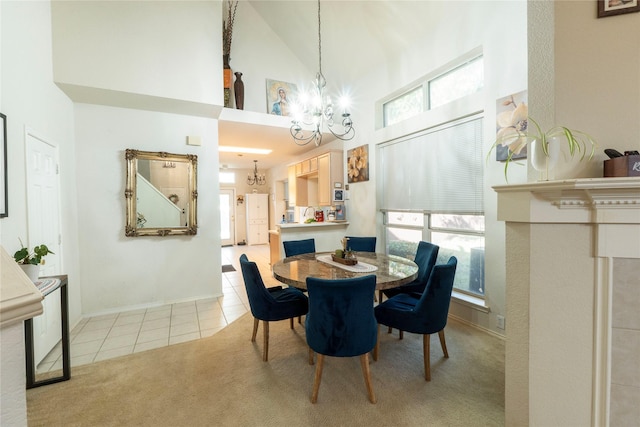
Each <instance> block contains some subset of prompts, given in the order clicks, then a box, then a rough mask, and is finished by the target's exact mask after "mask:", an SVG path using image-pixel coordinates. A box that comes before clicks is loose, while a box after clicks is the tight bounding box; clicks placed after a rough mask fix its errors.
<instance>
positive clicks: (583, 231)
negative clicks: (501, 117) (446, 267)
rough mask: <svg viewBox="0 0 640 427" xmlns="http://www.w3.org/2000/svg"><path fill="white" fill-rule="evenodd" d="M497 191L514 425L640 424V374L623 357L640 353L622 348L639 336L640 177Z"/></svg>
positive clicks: (509, 418) (508, 402)
mask: <svg viewBox="0 0 640 427" xmlns="http://www.w3.org/2000/svg"><path fill="white" fill-rule="evenodd" d="M494 189H495V191H496V192H497V193H498V219H499V220H502V221H505V228H506V233H505V236H506V242H505V250H506V254H507V257H506V260H505V262H506V264H505V268H506V319H507V329H506V336H507V340H506V360H505V411H506V413H505V416H506V419H505V423H506V425H591V426H608V425H610V424H611V425H616V424H620V425H622V424H625V423H628V422H630V421H632V420H633V419H637V418H634V417H637V416H638V414H640V412H639V411H640V410H639V409H636V408H637V407H639V406H640V405H638V403H640V402H639V397H640V370H637V369H636V370H635V371H634V369H633V365H632V367H631V369H627V366H626V363H628V361H627V360H625V358H624V357H622V358H618V359H616V358H617V357H618V355H620V354H628V353H625V352H629V351H631V352H632V353H633V352H635V354H636V355H637V354H639V353H640V349H631V350H629V348H628V346H627V344H626V343H625V344H623V347H624V348H623V349H621V350H620V349H618V348H617V347H616V346H617V345H618V344H619V343H620V342H621V340H622V338H621V337H623V336H624V338H625V339H627V342H628V341H629V340H628V338H629V334H631V336H632V338H633V339H634V340H635V339H636V338H638V337H640V315H638V314H636V313H638V310H637V309H635V310H634V309H633V307H635V305H634V304H637V303H638V302H640V292H639V291H637V289H638V287H637V286H629V285H628V284H629V282H630V281H634V283H637V278H638V277H640V177H629V178H592V179H575V180H565V181H546V182H534V183H527V184H520V185H502V186H496V187H494ZM618 260H623V262H618ZM617 266H622V270H624V271H618V270H619V268H618V267H617ZM621 283H622V284H621ZM624 286H626V288H624V291H623V292H621V289H623V287H624ZM616 287H617V288H616ZM624 299H629V300H630V301H632V302H628V301H627V302H624V301H623V303H620V301H621V300H624ZM633 301H635V302H633ZM616 304H617V305H618V306H620V307H622V309H619V310H618V312H615V310H616V307H615V306H616ZM629 304H631V308H630V307H629ZM619 324H623V325H624V326H623V327H619V326H618V325H619ZM620 330H623V331H624V334H623V333H621V332H619V331H620ZM625 334H626V335H625ZM635 342H640V339H638V340H637V341H635ZM631 363H633V361H631ZM621 371H625V372H627V377H626V378H624V380H623V381H621V383H620V384H617V383H616V381H618V380H617V378H619V376H617V373H618V372H621ZM628 371H630V372H631V373H628ZM636 371H637V372H636Z"/></svg>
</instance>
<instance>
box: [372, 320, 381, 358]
mask: <svg viewBox="0 0 640 427" xmlns="http://www.w3.org/2000/svg"><path fill="white" fill-rule="evenodd" d="M378 351H380V323H378V335H377V337H376V346H375V347H373V360H375V361H377V360H378Z"/></svg>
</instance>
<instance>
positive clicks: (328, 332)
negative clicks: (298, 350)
mask: <svg viewBox="0 0 640 427" xmlns="http://www.w3.org/2000/svg"><path fill="white" fill-rule="evenodd" d="M375 288H376V276H374V275H368V276H360V277H355V278H351V279H334V280H330V279H319V278H316V277H307V289H308V290H309V313H308V314H307V319H306V330H307V344H308V345H309V364H313V354H314V352H315V353H318V362H317V365H316V374H315V379H314V383H313V393H312V394H311V402H312V403H316V402H317V401H318V391H319V389H320V380H321V379H322V367H323V365H324V357H325V356H332V357H354V356H360V364H361V366H362V373H363V375H364V381H365V385H366V387H367V393H368V395H369V400H370V401H371V403H376V396H375V394H374V392H373V386H372V384H371V371H370V370H369V352H370V351H371V350H373V348H374V347H375V344H376V339H377V329H376V318H375V316H374V314H373V304H372V301H373V296H374V293H375Z"/></svg>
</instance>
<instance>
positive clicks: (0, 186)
mask: <svg viewBox="0 0 640 427" xmlns="http://www.w3.org/2000/svg"><path fill="white" fill-rule="evenodd" d="M0 120H2V129H1V132H2V141H0V156H2V157H0V218H6V217H7V216H9V209H8V204H9V186H8V184H7V116H5V115H4V114H2V113H0Z"/></svg>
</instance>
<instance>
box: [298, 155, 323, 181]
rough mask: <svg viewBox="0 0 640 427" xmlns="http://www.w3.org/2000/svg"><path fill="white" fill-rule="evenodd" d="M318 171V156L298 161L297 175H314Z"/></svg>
mask: <svg viewBox="0 0 640 427" xmlns="http://www.w3.org/2000/svg"><path fill="white" fill-rule="evenodd" d="M316 172H318V158H317V157H312V158H310V159H306V160H303V161H301V162H300V163H296V176H305V175H313V174H315V173H316Z"/></svg>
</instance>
